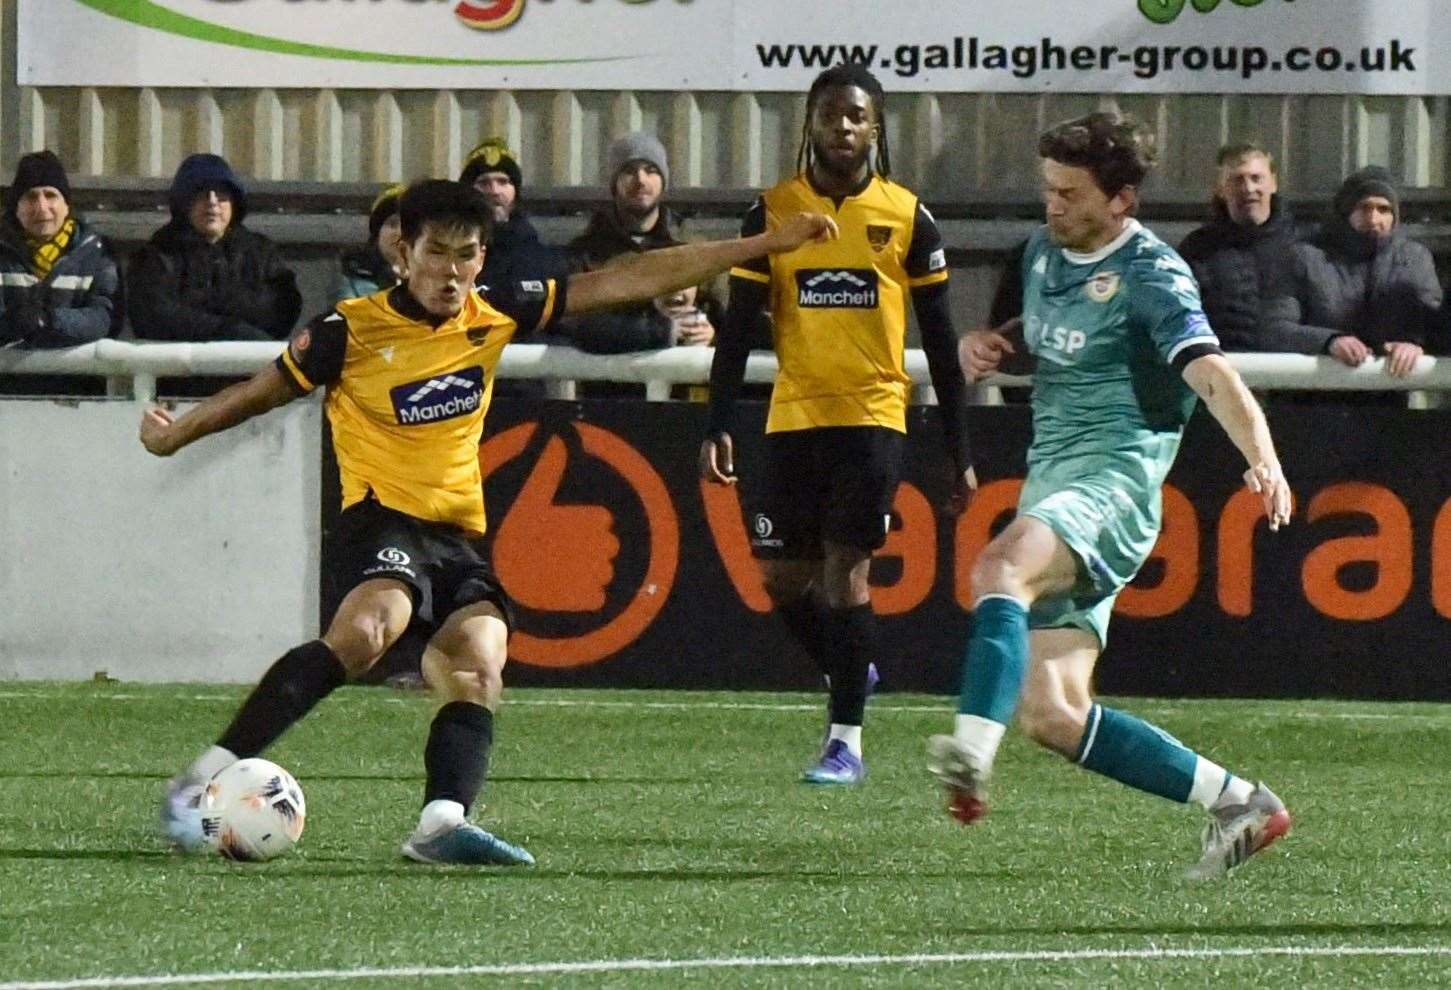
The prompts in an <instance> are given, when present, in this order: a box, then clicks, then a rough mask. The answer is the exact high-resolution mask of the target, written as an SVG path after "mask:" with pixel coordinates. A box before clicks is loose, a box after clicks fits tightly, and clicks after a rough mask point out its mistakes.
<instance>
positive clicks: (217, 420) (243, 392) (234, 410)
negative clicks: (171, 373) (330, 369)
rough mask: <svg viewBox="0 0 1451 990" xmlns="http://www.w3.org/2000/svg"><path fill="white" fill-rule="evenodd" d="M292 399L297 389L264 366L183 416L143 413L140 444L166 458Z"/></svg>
mask: <svg viewBox="0 0 1451 990" xmlns="http://www.w3.org/2000/svg"><path fill="white" fill-rule="evenodd" d="M295 398H297V390H296V389H294V388H293V387H292V385H291V384H290V383H289V382H288V381H287V378H286V377H285V376H284V375H283V374H282V372H281V371H280V370H279V369H278V368H277V366H276V365H275V364H268V365H267V367H265V368H263V369H262V370H261V371H259V372H257V373H256V374H255V375H253V376H252V377H251V378H249V379H247V380H246V381H245V382H238V383H237V384H236V385H229V386H227V387H226V388H224V389H222V390H221V391H220V392H218V393H216V394H215V395H213V396H210V397H209V398H207V399H204V400H202V402H201V403H199V404H198V405H196V406H195V407H193V408H192V409H190V410H188V411H187V412H186V414H185V415H183V416H173V415H172V414H171V413H170V412H168V411H167V410H165V409H162V408H159V407H153V408H151V409H148V410H146V412H144V413H142V415H141V445H142V446H143V447H145V448H146V449H147V450H149V451H150V452H151V453H153V454H155V455H156V456H157V457H169V456H171V455H172V454H174V453H176V452H177V451H178V450H180V449H181V448H183V447H185V446H186V445H187V444H189V443H191V442H192V441H194V440H200V439H201V438H202V437H204V436H207V435H208V434H211V433H220V432H221V431H222V430H226V429H230V428H231V427H233V426H236V425H237V424H238V423H244V422H246V421H247V420H249V419H251V418H252V417H253V416H260V415H262V414H263V413H265V412H267V411H269V410H271V409H276V408H277V407H278V406H280V405H284V404H286V403H288V402H291V401H292V400H293V399H295Z"/></svg>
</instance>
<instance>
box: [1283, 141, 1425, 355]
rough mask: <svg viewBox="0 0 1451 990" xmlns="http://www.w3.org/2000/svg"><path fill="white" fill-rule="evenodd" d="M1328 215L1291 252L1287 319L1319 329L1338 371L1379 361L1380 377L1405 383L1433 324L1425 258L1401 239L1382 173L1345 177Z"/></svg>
mask: <svg viewBox="0 0 1451 990" xmlns="http://www.w3.org/2000/svg"><path fill="white" fill-rule="evenodd" d="M1333 207H1334V213H1335V215H1334V216H1333V217H1331V218H1330V219H1329V220H1328V221H1326V223H1325V224H1324V225H1323V226H1322V227H1321V228H1320V230H1319V232H1317V233H1316V235H1315V236H1314V237H1313V238H1311V239H1310V240H1309V241H1308V242H1306V243H1302V244H1299V245H1297V247H1296V256H1297V257H1296V261H1297V266H1296V267H1297V279H1296V282H1297V284H1296V294H1297V298H1296V299H1295V300H1294V303H1295V304H1296V307H1297V308H1298V312H1297V313H1295V314H1293V315H1295V316H1297V317H1298V321H1299V322H1303V323H1306V324H1312V325H1315V326H1319V327H1323V328H1325V329H1326V331H1327V337H1328V339H1327V342H1326V344H1325V353H1327V354H1330V355H1331V356H1333V357H1334V358H1336V360H1338V361H1340V362H1342V363H1343V364H1347V365H1350V366H1351V367H1355V366H1357V365H1359V364H1362V363H1363V362H1365V361H1366V360H1368V359H1369V358H1371V357H1378V356H1384V357H1385V358H1386V370H1387V371H1388V372H1389V373H1390V374H1392V375H1396V376H1399V377H1404V376H1405V375H1407V374H1409V373H1410V372H1411V370H1412V369H1413V368H1414V367H1415V363H1416V359H1417V358H1418V357H1420V356H1421V354H1422V352H1423V349H1424V347H1425V344H1426V338H1427V334H1428V332H1429V331H1430V330H1431V328H1432V327H1433V326H1434V324H1435V323H1436V322H1437V321H1438V320H1439V316H1440V310H1441V283H1440V280H1439V279H1438V278H1437V277H1436V268H1435V264H1434V263H1433V261H1432V258H1431V252H1430V251H1429V250H1428V249H1427V248H1426V247H1425V245H1423V244H1420V243H1418V242H1416V241H1413V240H1411V238H1409V237H1408V236H1406V232H1405V228H1404V227H1402V226H1401V223H1400V192H1399V190H1398V189H1397V188H1396V184H1395V182H1394V180H1393V179H1392V178H1391V175H1390V173H1389V172H1387V171H1386V170H1385V169H1383V168H1380V167H1377V166H1371V167H1369V168H1363V169H1361V170H1360V171H1358V172H1356V173H1354V174H1353V175H1351V176H1349V177H1348V178H1347V179H1346V180H1345V181H1344V183H1342V184H1341V186H1340V189H1339V191H1338V192H1336V194H1335V199H1334V201H1333Z"/></svg>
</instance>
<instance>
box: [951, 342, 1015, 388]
mask: <svg viewBox="0 0 1451 990" xmlns="http://www.w3.org/2000/svg"><path fill="white" fill-rule="evenodd" d="M1017 352H1018V351H1017V348H1015V347H1014V346H1013V342H1012V341H1011V340H1009V339H1008V338H1007V335H1006V334H1004V333H1002V332H1001V330H969V331H968V332H967V333H965V334H963V335H962V336H961V337H960V338H959V339H958V341H957V360H958V363H959V364H961V365H962V373H963V374H964V375H966V376H967V380H968V381H970V382H975V381H980V380H982V379H983V378H986V377H987V376H988V375H990V374H992V373H993V372H995V371H997V370H998V365H1000V364H1002V362H1003V358H1004V357H1006V356H1007V355H1009V354H1016V353H1017Z"/></svg>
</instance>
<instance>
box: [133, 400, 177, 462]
mask: <svg viewBox="0 0 1451 990" xmlns="http://www.w3.org/2000/svg"><path fill="white" fill-rule="evenodd" d="M175 423H176V417H175V416H173V415H172V414H171V413H170V412H168V411H166V410H165V409H161V408H159V407H157V408H152V409H148V410H146V411H145V412H144V413H142V414H141V446H143V447H145V448H146V449H147V450H148V451H150V452H151V453H153V454H155V455H156V456H157V457H170V456H171V455H172V454H174V453H176V452H177V451H178V450H179V449H181V445H180V444H178V443H177V442H176V438H175V437H174V436H173V435H172V433H173V431H172V427H173V426H174V425H175Z"/></svg>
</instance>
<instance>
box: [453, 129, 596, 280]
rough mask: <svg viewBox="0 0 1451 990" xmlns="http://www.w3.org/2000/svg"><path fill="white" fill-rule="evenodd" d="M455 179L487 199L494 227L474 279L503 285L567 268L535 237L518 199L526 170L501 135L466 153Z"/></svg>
mask: <svg viewBox="0 0 1451 990" xmlns="http://www.w3.org/2000/svg"><path fill="white" fill-rule="evenodd" d="M458 180H459V181H460V182H462V183H463V184H464V185H466V186H473V187H474V188H475V189H477V190H478V191H479V193H480V195H482V196H483V197H484V199H486V200H488V203H489V207H490V209H491V210H492V211H493V219H494V227H493V231H492V233H491V234H490V235H489V243H488V244H486V245H484V268H483V270H482V271H481V272H479V278H478V284H479V285H480V286H485V285H507V284H508V283H510V282H524V281H531V280H542V279H546V278H559V277H561V276H563V275H567V274H568V273H569V267H568V265H567V264H566V263H565V259H564V255H563V253H562V252H560V251H559V249H558V248H553V247H550V246H549V245H547V244H545V243H543V242H542V241H540V239H539V231H537V230H536V229H535V228H534V224H533V223H531V222H530V220H529V217H528V214H527V213H526V211H525V210H524V208H523V205H522V202H521V195H520V194H521V191H522V190H523V188H524V174H523V172H522V171H521V170H520V168H519V159H518V156H516V155H515V154H514V152H512V151H510V150H509V146H508V145H507V144H505V143H504V140H503V139H502V138H497V137H491V138H487V139H485V140H484V141H483V142H482V143H481V144H479V146H478V147H476V148H474V149H473V150H472V151H470V152H469V155H468V158H466V159H465V160H464V167H463V172H461V173H460V174H459V177H458Z"/></svg>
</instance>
